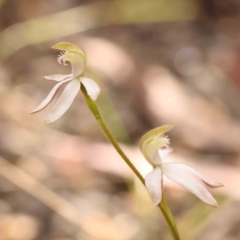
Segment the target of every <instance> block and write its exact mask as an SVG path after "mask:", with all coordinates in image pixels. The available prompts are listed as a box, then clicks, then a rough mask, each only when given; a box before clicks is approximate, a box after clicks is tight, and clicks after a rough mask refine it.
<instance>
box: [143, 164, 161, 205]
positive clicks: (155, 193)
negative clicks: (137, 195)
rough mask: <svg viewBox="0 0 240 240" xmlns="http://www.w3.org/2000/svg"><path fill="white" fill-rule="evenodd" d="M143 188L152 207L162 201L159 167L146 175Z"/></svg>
mask: <svg viewBox="0 0 240 240" xmlns="http://www.w3.org/2000/svg"><path fill="white" fill-rule="evenodd" d="M145 186H146V188H147V191H148V193H149V195H150V198H151V199H152V201H153V203H154V205H155V206H157V205H158V204H159V203H160V202H161V199H162V171H161V169H160V168H159V167H156V168H154V169H153V170H152V171H151V172H150V173H148V174H147V176H146V178H145Z"/></svg>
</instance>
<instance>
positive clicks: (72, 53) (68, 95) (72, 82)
mask: <svg viewBox="0 0 240 240" xmlns="http://www.w3.org/2000/svg"><path fill="white" fill-rule="evenodd" d="M52 48H54V49H59V50H62V51H63V52H62V53H61V54H60V55H59V57H58V62H59V63H60V64H63V65H66V62H70V64H71V66H72V73H71V74H68V75H61V74H55V75H51V76H46V77H44V78H45V79H46V80H51V81H56V82H57V84H56V85H55V87H54V88H53V89H52V90H51V92H50V93H49V95H48V96H47V98H46V99H44V100H43V102H42V103H40V105H39V106H38V107H36V108H35V109H34V110H33V111H32V113H36V112H39V111H41V110H42V109H44V108H45V107H46V106H47V105H48V104H49V103H50V102H51V101H52V99H53V98H54V96H55V95H56V93H57V91H58V90H59V89H60V87H61V86H63V85H64V84H65V83H68V85H67V86H66V88H65V89H64V91H63V93H62V95H61V96H60V98H59V99H58V101H57V103H56V104H55V106H54V107H53V109H52V111H51V112H50V114H49V115H48V117H47V120H46V124H50V123H52V122H54V121H56V120H57V119H59V118H60V117H61V116H62V115H63V114H64V113H65V112H66V111H67V109H68V108H69V107H70V105H71V103H72V102H73V100H74V98H75V97H76V95H77V93H78V92H79V90H80V89H81V91H82V93H83V94H84V97H85V101H86V103H87V105H88V107H89V109H90V110H91V112H92V113H93V115H94V117H95V118H96V120H97V121H98V123H99V125H100V126H101V128H102V130H103V131H104V133H105V134H106V136H107V137H108V139H109V141H110V142H111V143H112V145H113V147H114V148H115V149H116V151H117V152H118V153H119V154H120V156H121V157H122V158H123V160H124V161H125V162H126V164H127V165H128V166H129V167H130V168H131V170H132V171H133V172H134V174H135V175H136V176H137V177H138V179H139V180H140V181H141V182H142V183H143V184H144V178H143V177H142V175H141V174H140V173H139V171H138V170H137V169H136V167H135V166H134V165H133V164H132V162H131V161H130V160H129V158H128V157H127V156H126V155H125V153H124V152H123V151H122V149H121V148H120V147H119V145H118V143H117V142H116V140H115V139H114V137H113V136H112V134H111V132H110V131H109V129H108V128H107V126H106V125H105V123H104V121H103V119H102V117H101V115H100V112H99V110H98V106H97V103H96V99H97V97H98V95H99V93H100V88H99V86H98V85H97V83H95V82H94V81H93V80H91V79H89V78H85V77H84V76H83V72H84V68H85V65H86V56H85V54H84V52H83V50H82V49H81V48H79V47H78V46H76V45H74V44H71V43H66V42H62V43H58V44H56V45H54V46H53V47H52ZM144 139H145V138H143V144H144V145H145V140H144ZM158 206H159V208H160V210H161V211H162V214H163V216H164V219H165V220H166V223H167V226H168V229H169V231H170V233H171V235H172V237H173V239H174V240H180V237H179V234H178V230H177V227H176V224H175V221H174V218H173V216H172V214H171V212H170V210H169V208H168V205H167V202H166V200H165V198H164V196H163V195H162V201H161V203H160V204H159V205H158Z"/></svg>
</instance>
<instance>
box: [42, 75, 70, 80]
mask: <svg viewBox="0 0 240 240" xmlns="http://www.w3.org/2000/svg"><path fill="white" fill-rule="evenodd" d="M44 78H45V79H46V80H48V81H56V82H61V81H63V80H72V79H73V75H72V74H53V75H49V76H44Z"/></svg>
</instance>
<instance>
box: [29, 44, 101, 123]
mask: <svg viewBox="0 0 240 240" xmlns="http://www.w3.org/2000/svg"><path fill="white" fill-rule="evenodd" d="M52 48H53V49H58V50H62V52H61V53H60V55H59V56H58V58H57V61H58V62H59V63H60V64H63V65H67V64H66V62H69V63H70V64H71V66H72V73H71V74H67V75H62V74H54V75H50V76H45V77H44V78H45V79H46V80H50V81H55V82H57V84H56V85H55V86H54V87H53V89H52V90H51V91H50V93H49V94H48V96H47V97H46V98H45V99H44V100H43V101H42V102H41V103H40V104H39V105H38V106H37V107H36V108H35V109H34V110H33V111H32V112H31V113H36V112H39V111H41V110H43V109H44V108H46V107H47V106H48V104H49V103H50V102H51V101H52V100H53V98H54V97H55V95H56V94H57V92H58V90H59V89H60V88H61V87H62V86H63V85H64V84H65V83H68V85H67V86H66V88H65V89H64V90H63V92H62V94H61V96H60V97H59V99H58V101H57V102H56V104H55V105H54V107H53V109H52V111H51V112H50V114H49V115H48V116H47V118H46V124H50V123H53V122H54V121H56V120H57V119H59V118H60V117H61V116H62V115H63V114H64V113H65V112H66V111H67V110H68V108H69V107H70V106H71V104H72V102H73V100H74V99H75V97H76V95H77V93H78V92H79V90H80V86H81V84H83V85H84V87H85V88H86V91H87V93H88V95H89V96H90V98H91V99H92V100H94V101H95V100H96V99H97V97H98V95H99V93H100V88H99V86H98V84H97V83H96V82H94V81H93V80H92V79H89V78H86V77H83V71H84V68H85V65H86V55H85V53H84V52H83V50H82V49H81V48H79V47H78V46H76V45H74V44H72V43H67V42H61V43H58V44H56V45H54V46H52Z"/></svg>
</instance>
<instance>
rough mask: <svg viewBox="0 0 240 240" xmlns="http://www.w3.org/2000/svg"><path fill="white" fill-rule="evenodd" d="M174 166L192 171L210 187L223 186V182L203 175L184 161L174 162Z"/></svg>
mask: <svg viewBox="0 0 240 240" xmlns="http://www.w3.org/2000/svg"><path fill="white" fill-rule="evenodd" d="M174 167H178V168H179V169H181V170H183V171H187V172H190V173H192V174H194V175H196V176H197V177H199V178H200V179H201V180H202V181H203V182H204V183H205V184H206V185H207V186H209V187H212V188H216V187H223V184H222V183H220V182H218V181H215V180H213V179H210V178H207V177H205V176H203V175H202V174H201V173H200V172H198V171H197V170H195V169H194V168H192V167H190V166H188V165H187V164H184V163H174Z"/></svg>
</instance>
